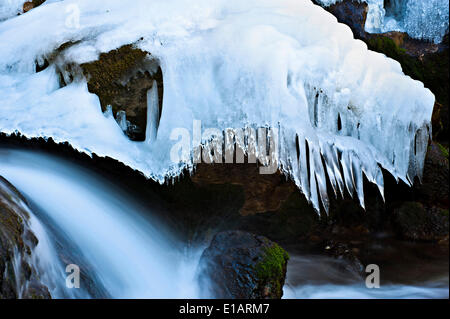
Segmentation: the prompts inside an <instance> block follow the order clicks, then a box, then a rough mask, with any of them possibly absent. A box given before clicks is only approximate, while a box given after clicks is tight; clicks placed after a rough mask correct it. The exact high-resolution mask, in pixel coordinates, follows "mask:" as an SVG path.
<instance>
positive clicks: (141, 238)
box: [0, 150, 200, 298]
mask: <svg viewBox="0 0 450 319" xmlns="http://www.w3.org/2000/svg"><path fill="white" fill-rule="evenodd" d="M0 175H2V176H3V177H5V178H6V179H7V180H9V181H10V182H11V183H12V184H13V185H15V186H16V187H17V188H18V189H19V190H20V191H21V192H22V193H23V194H24V195H25V196H26V197H27V198H29V199H30V201H32V202H33V203H35V205H37V206H38V207H39V208H40V210H41V212H43V214H45V215H46V216H38V217H40V218H42V219H43V220H45V219H46V220H47V221H48V223H51V225H49V226H50V227H52V228H53V229H56V230H58V231H57V232H61V234H60V236H61V237H65V238H67V239H68V241H70V243H71V244H72V245H74V246H76V247H77V248H78V249H79V251H80V252H81V254H82V256H83V259H84V260H86V261H87V262H88V264H89V265H86V268H89V269H83V267H81V266H80V268H81V272H82V273H83V271H88V272H89V273H91V274H95V277H97V279H98V280H99V283H100V284H101V285H102V286H103V287H104V289H105V290H106V291H107V293H108V294H109V295H110V296H111V297H114V298H189V297H196V296H197V285H196V281H195V270H196V266H197V264H198V260H199V258H200V251H196V250H190V249H188V250H186V249H185V245H183V244H181V243H180V242H178V241H177V239H176V238H174V237H173V236H171V234H170V233H169V232H168V231H167V230H166V229H164V227H163V225H162V224H161V223H159V222H158V221H157V220H156V219H152V218H150V217H149V215H150V216H151V212H147V211H143V208H141V207H140V206H139V205H138V204H137V203H136V202H135V201H133V200H131V199H130V198H129V197H128V196H127V195H126V194H125V193H124V192H123V191H121V190H120V188H117V187H115V186H114V185H112V184H111V183H109V182H108V181H107V180H105V179H103V178H102V177H101V176H98V175H95V174H93V173H92V172H90V171H87V170H84V169H83V168H81V167H79V166H77V165H74V164H72V163H70V162H68V161H63V160H61V159H59V158H56V157H51V156H49V155H45V154H41V153H35V152H25V151H18V150H2V151H0ZM149 213H150V214H149ZM35 230H38V231H37V234H36V235H38V236H39V237H40V238H39V239H40V240H42V238H43V237H44V235H43V230H42V229H35ZM45 242H46V241H45V240H44V241H43V242H41V243H40V244H39V245H38V250H39V253H40V254H48V255H52V256H55V253H54V252H52V251H48V249H50V248H49V247H51V246H48V245H47V246H45V247H47V249H43V248H44V243H45ZM46 250H47V251H46ZM61 250H62V253H61V254H62V255H65V256H71V258H72V260H73V259H74V258H75V259H76V257H74V254H73V253H72V247H61ZM51 258H53V259H54V258H55V257H51ZM51 258H50V259H51ZM56 262H59V261H57V260H55V261H54V263H56ZM58 279H59V282H58V285H59V286H60V288H63V289H67V288H65V278H60V277H58ZM81 284H83V283H81ZM58 296H60V295H57V297H58Z"/></svg>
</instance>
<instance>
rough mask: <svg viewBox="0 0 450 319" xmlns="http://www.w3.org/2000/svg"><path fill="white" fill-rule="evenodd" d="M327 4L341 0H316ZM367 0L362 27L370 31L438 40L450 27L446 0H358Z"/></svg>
mask: <svg viewBox="0 0 450 319" xmlns="http://www.w3.org/2000/svg"><path fill="white" fill-rule="evenodd" d="M317 1H318V2H319V3H320V4H321V5H323V6H325V7H326V6H330V5H332V4H334V3H336V2H341V1H342V0H317ZM359 2H366V3H367V4H368V12H367V19H366V25H365V29H366V31H367V32H370V33H383V32H389V31H402V32H407V33H408V34H409V35H410V36H411V37H413V38H416V39H424V40H429V41H433V42H435V43H440V42H441V41H442V38H443V37H444V35H445V34H446V33H448V27H449V2H448V0H390V1H384V0H359Z"/></svg>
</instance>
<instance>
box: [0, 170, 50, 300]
mask: <svg viewBox="0 0 450 319" xmlns="http://www.w3.org/2000/svg"><path fill="white" fill-rule="evenodd" d="M25 207H26V203H25V199H24V198H23V196H22V195H21V194H20V193H19V192H18V191H17V190H16V189H15V188H14V187H13V186H12V185H11V184H10V183H9V182H8V181H6V180H5V179H4V178H2V177H1V176H0V299H13V298H27V299H28V298H29V299H48V298H51V296H50V293H49V291H48V288H47V287H46V286H44V285H43V284H41V283H40V282H39V278H38V275H37V273H36V271H35V269H33V265H31V264H30V263H29V260H30V256H31V255H32V254H33V248H34V247H35V246H36V245H37V243H38V240H37V238H36V236H35V235H34V234H33V233H32V231H31V230H30V229H29V227H28V223H27V222H28V219H29V215H28V212H27V210H26V208H25Z"/></svg>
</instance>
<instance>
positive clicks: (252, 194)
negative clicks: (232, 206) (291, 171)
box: [192, 164, 298, 216]
mask: <svg viewBox="0 0 450 319" xmlns="http://www.w3.org/2000/svg"><path fill="white" fill-rule="evenodd" d="M192 181H193V182H194V183H196V184H198V185H200V186H205V185H207V184H232V185H240V186H242V187H243V190H244V196H245V202H244V205H243V207H242V208H241V209H240V213H241V214H242V215H244V216H245V215H252V214H257V213H264V212H268V211H276V210H278V209H279V208H280V207H281V205H282V204H283V203H284V202H285V201H286V199H287V198H288V197H289V196H290V195H291V194H292V193H293V192H295V191H298V190H297V189H296V187H295V185H294V184H293V183H292V182H288V181H286V178H285V177H283V176H282V175H281V174H280V173H279V172H277V173H275V174H268V175H262V174H259V168H258V167H257V166H256V164H214V165H208V164H200V165H198V167H197V170H196V172H195V174H194V176H192Z"/></svg>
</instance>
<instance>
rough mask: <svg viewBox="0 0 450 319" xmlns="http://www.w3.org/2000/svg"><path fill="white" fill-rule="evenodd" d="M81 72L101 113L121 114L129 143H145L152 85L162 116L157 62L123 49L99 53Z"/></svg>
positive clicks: (83, 65) (159, 69) (133, 50)
mask: <svg viewBox="0 0 450 319" xmlns="http://www.w3.org/2000/svg"><path fill="white" fill-rule="evenodd" d="M69 46H70V45H69ZM64 49H66V48H64ZM81 68H82V70H83V74H84V75H85V77H86V78H87V79H88V89H89V92H91V93H94V94H96V95H97V96H98V97H99V99H100V104H101V107H102V110H103V111H106V110H107V107H108V106H111V109H112V112H113V115H114V116H116V117H117V116H118V115H120V114H121V113H120V111H124V112H125V114H126V120H128V121H129V125H128V128H125V129H124V131H125V133H126V134H127V135H128V137H129V138H130V139H131V140H134V141H143V140H145V136H146V135H145V132H146V127H147V92H148V91H149V90H150V89H151V88H152V86H153V83H154V81H156V83H157V89H158V98H159V115H160V116H161V113H162V97H163V78H162V71H161V68H160V67H159V62H158V61H157V60H156V59H155V58H152V57H151V55H150V54H148V53H147V52H144V51H142V50H139V49H136V48H134V47H133V46H132V45H125V46H122V47H120V48H118V49H117V50H112V51H110V52H107V53H102V54H101V55H100V57H99V59H98V60H97V61H94V62H90V63H85V64H82V65H81Z"/></svg>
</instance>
